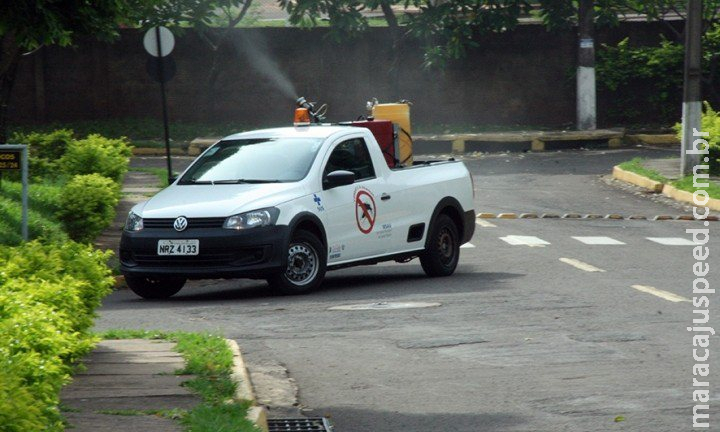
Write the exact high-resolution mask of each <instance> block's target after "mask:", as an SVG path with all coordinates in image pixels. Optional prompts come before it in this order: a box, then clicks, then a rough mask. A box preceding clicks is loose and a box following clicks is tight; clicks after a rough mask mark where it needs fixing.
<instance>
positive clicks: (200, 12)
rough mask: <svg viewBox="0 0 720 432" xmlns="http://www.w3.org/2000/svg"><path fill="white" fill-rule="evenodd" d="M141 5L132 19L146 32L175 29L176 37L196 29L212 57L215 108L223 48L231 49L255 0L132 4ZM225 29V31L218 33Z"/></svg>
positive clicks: (210, 82) (143, 0) (209, 83)
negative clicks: (233, 34)
mask: <svg viewBox="0 0 720 432" xmlns="http://www.w3.org/2000/svg"><path fill="white" fill-rule="evenodd" d="M132 1H133V2H136V3H137V6H136V7H135V8H134V12H133V14H132V19H133V21H134V22H136V23H137V24H138V25H139V26H140V27H142V28H150V27H154V26H158V25H162V26H167V27H172V28H173V31H174V32H175V33H182V32H183V31H185V29H192V30H193V31H194V32H195V33H196V34H197V35H198V37H199V38H200V39H201V40H202V41H203V42H205V45H206V46H207V47H208V49H209V50H210V53H211V57H212V60H211V63H210V67H209V68H208V74H207V86H208V91H207V92H205V94H206V96H207V102H208V103H209V105H210V106H211V107H212V106H213V104H214V102H215V100H217V97H216V95H215V93H214V92H215V91H216V90H217V89H216V86H215V84H216V82H217V79H218V77H219V75H220V72H221V69H220V59H221V58H222V51H223V48H224V47H226V46H228V42H229V39H230V35H231V31H232V29H234V28H235V27H237V26H238V24H240V22H241V21H242V20H243V19H244V18H245V17H246V16H247V13H248V11H249V10H250V6H251V5H252V0H174V1H167V0H132ZM218 29H222V30H218Z"/></svg>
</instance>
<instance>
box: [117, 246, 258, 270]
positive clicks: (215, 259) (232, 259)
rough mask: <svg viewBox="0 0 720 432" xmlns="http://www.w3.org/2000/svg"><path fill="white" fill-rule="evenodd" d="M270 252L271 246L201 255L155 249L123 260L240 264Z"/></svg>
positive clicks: (167, 264)
mask: <svg viewBox="0 0 720 432" xmlns="http://www.w3.org/2000/svg"><path fill="white" fill-rule="evenodd" d="M268 253H269V246H263V247H256V248H247V249H242V250H239V251H232V252H223V251H218V250H212V249H210V250H207V251H203V250H202V249H201V250H200V254H199V255H192V256H168V255H158V254H157V253H156V252H155V251H150V250H142V251H137V252H135V253H133V255H132V260H130V259H128V258H129V257H126V256H124V255H122V254H121V259H122V260H123V262H131V261H132V262H134V263H135V265H140V266H147V267H183V266H192V267H213V266H220V267H221V266H240V265H250V264H256V263H258V262H261V261H262V260H263V259H265V257H266V256H267V255H268Z"/></svg>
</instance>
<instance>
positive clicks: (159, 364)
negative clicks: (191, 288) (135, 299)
mask: <svg viewBox="0 0 720 432" xmlns="http://www.w3.org/2000/svg"><path fill="white" fill-rule="evenodd" d="M174 346H175V344H174V343H168V342H162V341H153V340H143V339H122V340H105V341H102V342H100V343H99V344H98V346H97V347H96V348H95V350H94V351H93V352H92V353H91V354H90V355H89V356H88V357H87V358H86V359H85V360H84V361H83V363H84V364H85V366H86V367H87V370H85V371H84V372H80V373H78V374H76V375H75V376H74V377H73V382H72V383H71V384H70V385H68V386H66V387H65V388H63V391H62V393H61V395H60V397H61V401H62V405H63V407H64V409H65V410H66V412H64V413H63V415H64V416H65V417H66V418H67V420H68V423H69V427H68V430H72V431H74V432H103V431H113V432H116V431H118V430H122V431H128V432H140V431H143V432H145V431H154V432H175V431H182V430H183V429H182V427H181V426H180V424H179V423H178V422H177V421H174V420H172V419H170V418H166V417H163V416H162V415H160V413H153V411H162V410H172V409H175V408H180V409H189V408H192V407H193V406H195V405H198V404H199V403H200V402H201V400H200V398H199V397H197V396H195V395H193V394H192V393H191V392H190V391H189V390H188V389H186V388H185V387H182V386H181V384H182V382H183V381H187V380H188V379H190V378H191V376H188V375H175V371H177V370H178V369H181V368H183V367H184V365H185V363H184V361H183V359H182V357H181V356H180V354H178V353H177V352H175V351H173V347H174Z"/></svg>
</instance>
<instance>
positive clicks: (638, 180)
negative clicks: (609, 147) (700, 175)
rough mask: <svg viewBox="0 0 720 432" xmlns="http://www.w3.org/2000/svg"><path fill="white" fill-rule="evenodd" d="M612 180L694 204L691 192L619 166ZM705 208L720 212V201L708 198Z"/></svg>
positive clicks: (616, 167)
mask: <svg viewBox="0 0 720 432" xmlns="http://www.w3.org/2000/svg"><path fill="white" fill-rule="evenodd" d="M612 175H613V178H615V179H617V180H620V181H624V182H625V183H630V184H634V185H635V186H640V187H642V188H645V189H648V190H651V191H653V192H655V193H662V194H663V195H665V196H666V197H668V198H672V199H674V200H675V201H679V202H682V203H686V204H694V202H695V201H694V199H693V194H692V192H687V191H684V190H680V189H678V188H676V187H675V186H672V185H669V184H664V183H660V182H657V181H655V180H650V179H649V178H647V177H645V176H641V175H640V174H635V173H633V172H630V171H625V170H624V169H622V168H620V167H619V166H617V165H616V166H615V167H613V174H612ZM705 207H707V208H709V209H710V210H714V211H720V199H717V198H710V199H709V200H708V202H707V204H705Z"/></svg>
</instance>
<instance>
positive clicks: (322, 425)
mask: <svg viewBox="0 0 720 432" xmlns="http://www.w3.org/2000/svg"><path fill="white" fill-rule="evenodd" d="M333 430H334V429H333V427H332V425H330V421H329V420H328V419H326V418H324V417H316V418H292V419H268V431H269V432H315V431H317V432H333Z"/></svg>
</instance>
